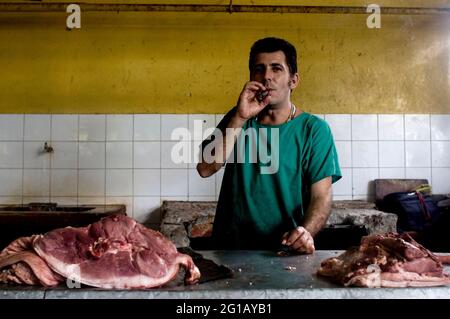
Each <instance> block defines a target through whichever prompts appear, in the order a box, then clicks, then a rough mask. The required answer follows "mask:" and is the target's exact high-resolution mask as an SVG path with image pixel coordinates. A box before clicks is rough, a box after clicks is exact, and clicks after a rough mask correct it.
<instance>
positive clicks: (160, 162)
mask: <svg viewBox="0 0 450 319" xmlns="http://www.w3.org/2000/svg"><path fill="white" fill-rule="evenodd" d="M159 140H160V141H159V143H158V144H159V206H162V204H163V203H162V200H161V199H162V193H163V190H162V156H161V151H162V142H161V140H162V114H159ZM160 217H162V216H161V215H160ZM160 219H161V218H160ZM160 223H161V221H160Z"/></svg>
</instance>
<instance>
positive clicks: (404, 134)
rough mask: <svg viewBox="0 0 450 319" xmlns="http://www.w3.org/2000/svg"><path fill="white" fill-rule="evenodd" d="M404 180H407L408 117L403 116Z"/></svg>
mask: <svg viewBox="0 0 450 319" xmlns="http://www.w3.org/2000/svg"><path fill="white" fill-rule="evenodd" d="M402 119H403V178H405V179H406V116H405V114H403V116H402Z"/></svg>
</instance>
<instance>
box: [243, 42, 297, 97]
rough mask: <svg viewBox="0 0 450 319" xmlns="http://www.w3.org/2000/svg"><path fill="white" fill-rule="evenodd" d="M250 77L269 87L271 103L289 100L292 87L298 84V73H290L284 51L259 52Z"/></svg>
mask: <svg viewBox="0 0 450 319" xmlns="http://www.w3.org/2000/svg"><path fill="white" fill-rule="evenodd" d="M250 79H251V80H252V81H258V82H260V83H262V84H263V85H264V86H265V87H267V88H268V89H269V97H270V100H269V104H270V105H277V104H281V103H283V102H286V101H288V100H289V96H290V93H291V89H294V88H295V87H296V86H297V84H298V74H297V73H296V74H294V75H291V74H290V72H289V67H288V65H287V62H286V56H285V55H284V53H283V51H276V52H271V53H258V54H257V55H256V57H255V65H254V67H253V70H252V71H251V74H250Z"/></svg>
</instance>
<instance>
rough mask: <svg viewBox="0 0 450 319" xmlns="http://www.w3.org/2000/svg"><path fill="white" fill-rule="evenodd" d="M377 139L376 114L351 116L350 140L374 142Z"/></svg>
mask: <svg viewBox="0 0 450 319" xmlns="http://www.w3.org/2000/svg"><path fill="white" fill-rule="evenodd" d="M377 139H378V118H377V115H376V114H372V115H371V114H367V115H360V114H356V115H352V140H354V141H376V140H377Z"/></svg>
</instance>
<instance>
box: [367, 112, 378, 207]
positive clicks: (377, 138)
mask: <svg viewBox="0 0 450 319" xmlns="http://www.w3.org/2000/svg"><path fill="white" fill-rule="evenodd" d="M377 148H378V151H377V153H378V163H377V167H378V177H377V178H380V175H381V168H380V162H381V160H380V158H381V156H380V114H377ZM374 192H375V190H374ZM370 195H373V196H374V197H375V193H374V194H370V193H368V194H367V197H368V198H367V200H369V196H370Z"/></svg>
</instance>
